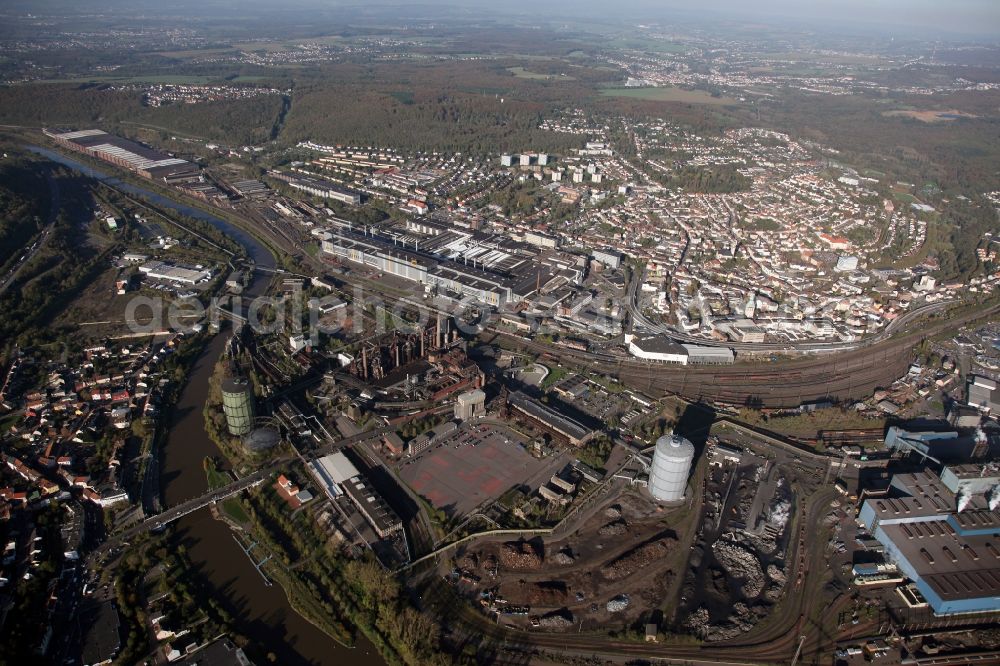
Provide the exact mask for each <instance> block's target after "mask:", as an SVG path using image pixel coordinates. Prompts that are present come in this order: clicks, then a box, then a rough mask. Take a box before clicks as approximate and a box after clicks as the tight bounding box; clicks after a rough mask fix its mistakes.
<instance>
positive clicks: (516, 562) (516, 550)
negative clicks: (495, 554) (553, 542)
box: [500, 541, 542, 569]
mask: <svg viewBox="0 0 1000 666" xmlns="http://www.w3.org/2000/svg"><path fill="white" fill-rule="evenodd" d="M500 564H501V565H502V566H504V567H505V568H507V569H537V568H539V567H540V566H542V553H541V551H540V550H539V549H537V548H536V547H535V546H534V545H532V544H530V543H528V542H527V541H509V542H507V543H505V544H504V545H503V546H502V547H501V548H500Z"/></svg>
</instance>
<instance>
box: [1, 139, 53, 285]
mask: <svg viewBox="0 0 1000 666" xmlns="http://www.w3.org/2000/svg"><path fill="white" fill-rule="evenodd" d="M48 207H49V187H48V184H47V183H46V178H45V173H44V172H43V170H42V169H39V168H37V166H36V165H33V164H32V162H31V161H30V160H28V159H27V158H23V157H10V158H8V159H5V160H3V161H2V162H0V269H3V268H5V267H6V266H7V265H8V264H10V263H12V260H15V259H17V258H18V257H19V256H20V252H21V250H23V249H24V248H25V247H26V246H27V245H28V243H29V242H30V240H31V238H32V237H33V236H35V235H36V234H37V233H39V232H40V231H41V230H42V227H43V225H44V223H45V220H46V218H47V216H48Z"/></svg>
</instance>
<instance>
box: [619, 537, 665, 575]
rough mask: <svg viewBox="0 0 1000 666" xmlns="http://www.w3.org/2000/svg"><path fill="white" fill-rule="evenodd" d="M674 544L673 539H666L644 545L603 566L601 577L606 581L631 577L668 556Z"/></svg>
mask: <svg viewBox="0 0 1000 666" xmlns="http://www.w3.org/2000/svg"><path fill="white" fill-rule="evenodd" d="M675 543H676V540H675V539H671V538H668V537H663V538H660V539H657V540H656V541H650V542H649V543H645V544H643V545H641V546H639V547H638V548H634V549H632V550H630V551H628V552H627V553H625V554H624V555H622V556H621V557H619V558H617V559H615V560H612V561H611V562H608V563H607V564H605V565H604V566H603V567H601V575H602V576H604V578H606V579H607V580H621V579H622V578H625V577H626V576H631V575H632V574H634V573H635V572H636V571H639V570H640V569H643V568H645V567H648V566H649V565H651V564H653V563H654V562H656V560H658V559H660V558H663V557H666V556H667V555H669V554H670V551H671V549H672V548H673V546H674V544H675Z"/></svg>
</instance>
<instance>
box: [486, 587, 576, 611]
mask: <svg viewBox="0 0 1000 666" xmlns="http://www.w3.org/2000/svg"><path fill="white" fill-rule="evenodd" d="M500 592H501V593H502V594H503V596H504V597H505V598H506V599H507V600H508V601H510V602H511V603H515V604H522V605H528V606H532V607H542V608H559V607H561V606H564V605H565V604H566V596H567V594H566V584H565V583H563V582H561V581H556V580H553V581H542V582H539V583H527V582H521V581H518V582H514V583H509V584H507V585H502V586H501V587H500Z"/></svg>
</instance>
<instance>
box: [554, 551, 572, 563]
mask: <svg viewBox="0 0 1000 666" xmlns="http://www.w3.org/2000/svg"><path fill="white" fill-rule="evenodd" d="M552 562H553V563H554V564H559V565H561V566H569V565H570V564H573V563H574V562H576V558H575V557H573V553H572V552H570V551H569V550H560V551H559V552H558V553H556V554H555V555H554V556H553V557H552Z"/></svg>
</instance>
